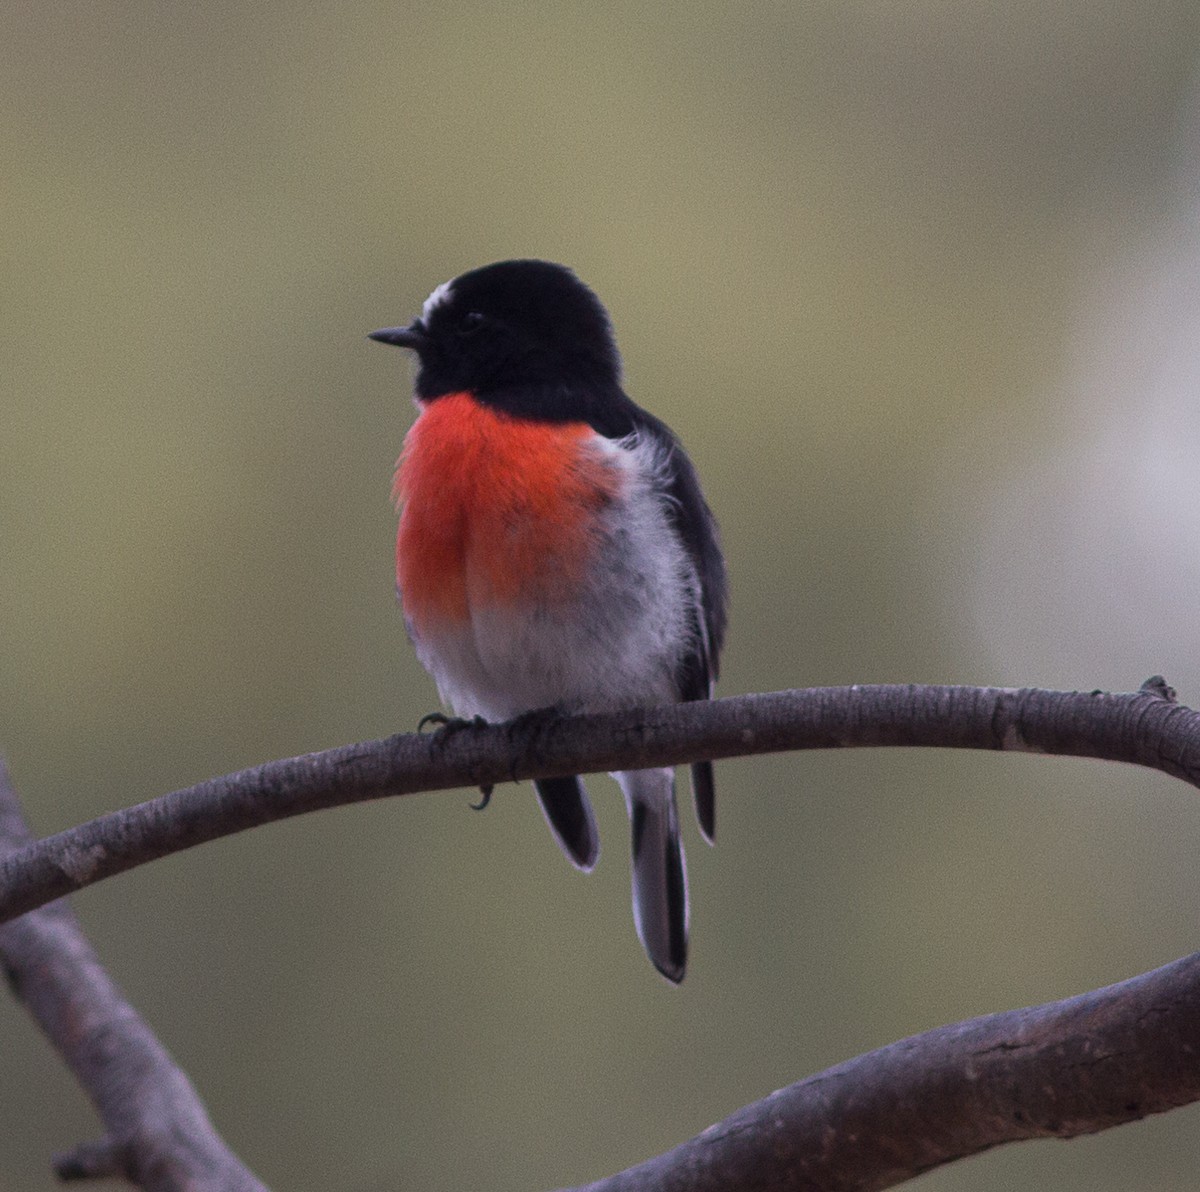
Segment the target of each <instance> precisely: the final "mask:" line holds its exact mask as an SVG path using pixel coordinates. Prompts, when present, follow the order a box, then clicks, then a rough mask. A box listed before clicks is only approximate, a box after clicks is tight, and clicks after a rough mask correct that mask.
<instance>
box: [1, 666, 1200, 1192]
mask: <svg viewBox="0 0 1200 1192" xmlns="http://www.w3.org/2000/svg"><path fill="white" fill-rule="evenodd" d="M880 745H925V746H944V747H950V748H967V749H995V750H1019V751H1022V752H1032V753H1046V754H1064V755H1074V756H1078V757H1095V758H1106V759H1109V760H1113V761H1124V762H1131V763H1134V764H1138V765H1143V766H1149V767H1152V768H1154V769H1159V770H1162V771H1164V772H1166V773H1168V774H1171V775H1174V776H1175V777H1178V778H1182V779H1183V780H1185V781H1187V782H1190V783H1192V784H1193V785H1200V715H1198V714H1197V713H1195V712H1193V711H1191V710H1190V709H1187V708H1184V707H1182V706H1180V705H1179V704H1177V703H1175V699H1174V692H1172V691H1171V690H1170V688H1168V687H1167V685H1166V684H1165V682H1163V680H1162V679H1161V678H1157V677H1156V678H1155V679H1151V680H1148V681H1147V682H1146V683H1145V684H1144V685H1143V686H1142V688H1141V690H1139V691H1137V692H1134V693H1131V694H1122V695H1114V694H1107V693H1104V692H1092V693H1080V692H1054V691H1043V690H1037V689H1025V690H1019V691H1018V690H1008V689H999V688H976V687H918V686H911V687H844V688H817V689H811V690H807V691H785V692H778V693H775V694H772V695H753V696H740V697H736V698H732V699H723V700H719V701H714V702H711V703H695V704H681V705H675V706H673V707H662V708H651V709H639V710H634V711H630V712H626V713H621V714H617V715H612V716H593V717H578V718H563V717H554V716H548V715H545V714H533V715H531V716H528V717H524V718H521V719H518V720H517V721H514V722H511V723H509V724H503V725H495V726H486V727H475V726H468V727H465V728H461V729H457V730H454V731H448V732H442V733H438V734H434V735H432V736H428V737H422V736H419V735H403V736H395V737H389V738H387V739H386V740H381V741H368V742H364V743H362V744H359V745H350V746H344V747H342V748H339V749H332V750H329V751H327V752H324V753H317V754H309V755H307V756H304V757H299V758H291V759H288V760H285V761H278V762H270V763H267V764H266V765H262V766H257V767H255V768H253V769H250V770H244V771H241V772H240V773H237V774H231V775H228V776H226V777H224V778H216V779H213V780H211V781H209V782H204V783H200V784H199V785H197V786H194V787H189V788H188V789H186V790H181V791H176V792H175V793H173V794H170V795H165V796H163V797H162V798H160V799H155V800H152V801H151V802H149V803H143V804H141V805H139V806H137V807H132V808H129V809H128V810H126V811H121V812H117V813H115V814H113V815H107V816H102V817H101V818H99V819H96V820H93V821H91V822H90V823H87V824H83V825H81V826H80V827H78V828H72V829H70V830H69V831H66V832H62V833H59V834H58V835H57V836H51V837H48V838H46V839H45V840H40V841H37V842H34V843H26V842H27V841H28V835H27V832H26V830H25V829H24V826H23V824H20V822H19V816H18V818H17V819H16V820H15V821H14V820H13V819H12V816H13V814H14V813H15V812H14V811H13V810H4V807H3V804H2V803H0V829H2V830H5V831H7V832H8V834H9V845H8V848H9V849H13V848H15V851H11V852H9V855H8V856H7V857H5V856H4V852H5V851H6V850H5V848H3V847H0V922H2V921H3V920H4V919H12V918H13V917H14V916H17V915H20V914H22V913H24V912H27V911H29V910H31V908H34V907H39V906H42V905H43V904H45V903H46V902H48V901H49V900H51V899H54V898H58V897H61V896H62V895H63V894H65V893H68V892H70V891H72V890H76V889H79V888H81V887H83V886H85V885H88V884H90V883H91V882H94V881H99V880H100V879H101V878H104V877H108V876H111V875H112V874H115V873H120V872H122V871H123V870H125V869H129V868H131V867H133V866H135V865H139V864H143V863H144V862H146V861H149V860H152V859H154V858H156V857H160V856H165V855H166V854H168V853H171V852H175V851H178V850H180V849H183V848H187V847H190V846H191V845H193V844H199V843H202V842H203V841H206V840H212V839H214V838H216V837H218V836H222V835H227V834H229V833H232V832H236V831H240V830H242V829H244V828H249V827H253V826H255V825H257V824H262V823H266V822H269V821H271V820H276V819H282V818H284V817H287V816H292V815H299V814H302V813H303V812H306V811H312V810H316V809H318V808H323V807H333V806H338V805H340V804H344V803H351V802H358V801H361V800H365V799H373V798H381V797H383V796H386V795H398V794H411V793H415V792H417V791H422V790H441V789H446V788H450V787H456V786H464V785H481V784H483V785H486V784H491V783H495V782H502V781H504V780H506V779H510V778H511V779H517V778H538V777H553V776H557V775H565V774H573V773H580V772H589V771H594V770H614V769H637V768H644V767H650V766H658V765H668V764H678V763H682V762H689V761H694V760H698V759H700V758H723V757H734V756H745V755H751V754H758V753H769V752H777V751H782V750H790V749H816V748H846V747H852V746H880ZM13 808H14V809H15V804H13ZM14 824H15V825H16V827H14ZM64 923H67V924H68V926H69V930H65V931H63V930H61V928H62V925H63V924H64ZM26 932H32V933H33V936H32V937H27V936H26V935H25V934H24V933H26ZM40 932H46V933H50V934H47V935H45V936H42V937H41V939H40V940H39V939H38V933H40ZM29 939H33V940H34V941H35V942H33V943H29V942H28V940H29ZM23 947H31V948H33V951H32V952H28V953H26V955H41V956H43V957H51V958H52V963H49V964H46V963H45V962H44V961H42V962H40V963H42V964H44V965H45V968H46V972H45V973H44V974H42V973H40V972H39V971H38V966H37V965H33V964H31V963H30V962H29V961H28V960H22V959H21V957H22V952H21V949H22V948H23ZM0 950H3V954H4V956H5V957H6V959H7V960H8V963H9V967H10V970H11V971H12V973H13V974H14V985H15V987H16V988H17V991H18V995H19V996H21V997H22V998H23V999H24V1000H25V1001H26V1002H27V1003H28V1004H29V1005H30V1007H31V1009H34V1012H35V1013H36V1014H38V1016H39V1019H40V1020H42V1021H43V1024H44V1025H45V1028H46V1030H47V1033H49V1034H51V1037H52V1038H57V1037H59V1036H60V1035H64V1034H65V1035H66V1036H67V1037H68V1039H70V1038H72V1037H73V1034H74V1033H75V1032H73V1031H72V1029H71V1028H72V1025H73V1024H74V1026H75V1027H76V1029H77V1026H78V1023H79V1022H88V1023H93V1022H94V1023H95V1024H96V1025H95V1029H91V1028H89V1029H88V1030H86V1031H84V1032H82V1035H81V1038H80V1040H79V1046H78V1049H77V1050H71V1049H69V1048H67V1047H63V1048H62V1049H63V1050H64V1054H67V1056H68V1061H69V1062H70V1063H71V1064H72V1067H74V1068H75V1070H76V1072H77V1074H78V1075H79V1076H80V1079H81V1080H83V1082H84V1083H85V1085H86V1086H87V1087H88V1088H89V1089H90V1090H107V1091H93V1096H94V1098H95V1099H96V1100H97V1103H98V1104H100V1105H101V1112H102V1113H103V1114H104V1116H105V1122H106V1125H107V1127H108V1131H109V1136H108V1139H106V1140H105V1141H104V1142H102V1143H100V1144H95V1145H92V1146H88V1147H83V1148H79V1149H78V1150H77V1151H75V1152H74V1153H73V1155H72V1156H70V1157H69V1158H68V1160H64V1161H63V1162H62V1163H61V1165H60V1169H61V1170H63V1171H64V1174H66V1175H79V1176H86V1175H96V1174H111V1173H117V1172H120V1173H124V1174H126V1175H127V1177H129V1178H135V1177H136V1178H137V1179H139V1180H141V1181H143V1184H142V1186H143V1187H146V1188H155V1189H159V1188H161V1189H164V1190H165V1189H177V1188H182V1187H184V1186H186V1187H188V1188H189V1189H202V1190H204V1192H218V1190H230V1192H250V1190H256V1189H261V1188H262V1185H261V1184H259V1183H258V1182H257V1181H255V1180H254V1177H253V1176H251V1175H250V1174H249V1172H247V1171H246V1170H245V1169H244V1168H243V1167H241V1165H240V1164H238V1162H237V1160H236V1159H234V1158H233V1156H232V1155H230V1154H229V1152H228V1151H227V1150H226V1149H225V1147H224V1144H223V1143H221V1142H220V1140H219V1139H218V1138H217V1137H216V1135H215V1134H214V1133H213V1132H212V1128H211V1126H210V1125H209V1124H208V1121H207V1118H206V1116H205V1115H204V1110H203V1108H202V1107H201V1106H200V1104H199V1101H198V1100H197V1099H196V1097H195V1093H194V1092H193V1091H192V1089H191V1087H190V1085H189V1084H188V1083H187V1080H186V1078H185V1077H184V1076H183V1074H182V1073H181V1072H180V1071H179V1070H178V1069H177V1068H175V1066H174V1065H173V1064H172V1063H171V1061H170V1060H169V1058H168V1057H167V1056H166V1054H165V1052H163V1050H162V1048H161V1046H160V1045H159V1044H158V1043H157V1041H156V1040H155V1039H154V1038H153V1036H152V1035H150V1033H149V1031H148V1030H147V1029H146V1028H145V1026H144V1025H143V1024H142V1023H141V1022H140V1020H138V1019H137V1018H136V1016H135V1015H134V1013H133V1011H132V1010H131V1009H130V1008H129V1007H128V1006H127V1005H126V1004H125V1003H124V1002H123V1001H120V1000H119V999H120V995H119V994H118V993H117V992H116V990H115V988H113V987H112V985H111V982H110V981H109V980H108V978H107V977H106V976H105V975H104V974H103V972H102V970H100V968H99V964H98V963H97V962H96V960H95V957H94V955H93V954H92V952H91V950H90V949H89V948H88V947H87V945H86V943H83V942H82V938H81V937H80V936H79V935H78V929H77V928H76V927H75V926H74V921H73V919H71V918H70V912H69V911H67V910H66V908H65V907H61V906H52V907H47V908H46V909H45V910H41V911H38V912H36V913H35V914H33V915H27V916H26V918H24V919H19V920H17V921H16V922H13V923H12V924H11V925H10V926H7V927H2V928H0ZM39 950H40V951H39ZM14 956H15V957H17V960H16V961H15V962H14V961H13V959H12V957H14ZM43 975H44V976H45V978H46V981H47V982H48V983H49V985H50V986H51V989H50V991H49V993H48V995H47V999H48V1000H47V1001H46V1003H45V1005H46V1007H48V1008H45V1009H38V1008H36V1007H37V1006H39V1005H41V1003H42V997H41V993H40V988H39V985H38V983H39V982H40V980H41V978H42V976H43ZM60 1046H61V1045H60ZM1197 1054H1200V953H1198V954H1197V955H1196V956H1192V957H1188V958H1185V959H1183V960H1179V961H1176V962H1175V963H1174V964H1171V965H1167V966H1166V967H1164V968H1161V969H1158V970H1156V971H1154V972H1152V973H1147V974H1144V975H1143V976H1141V977H1137V978H1134V979H1133V980H1130V981H1126V982H1123V983H1121V984H1119V985H1114V986H1110V987H1109V988H1107V989H1102V990H1097V991H1095V992H1092V993H1088V994H1084V995H1082V996H1080V997H1076V998H1071V999H1068V1000H1066V1001H1063V1002H1057V1003H1051V1004H1048V1005H1045V1006H1040V1007H1034V1008H1032V1009H1026V1010H1018V1011H1013V1012H1011V1013H1007V1014H997V1015H991V1016H989V1017H986V1018H979V1019H974V1020H972V1021H970V1022H966V1023H960V1024H958V1025H956V1026H949V1027H943V1028H940V1029H938V1030H934V1031H930V1032H928V1033H926V1034H924V1035H920V1036H916V1037H914V1038H912V1039H906V1040H902V1041H901V1042H899V1043H893V1044H892V1045H890V1046H889V1047H884V1048H882V1049H880V1050H878V1051H875V1052H871V1053H870V1054H868V1055H864V1056H860V1057H859V1058H857V1059H854V1060H851V1061H849V1062H848V1063H845V1064H841V1065H839V1066H837V1067H835V1068H831V1069H829V1070H828V1071H827V1072H824V1073H822V1074H820V1075H818V1076H814V1077H810V1078H809V1079H808V1080H804V1081H801V1082H800V1083H799V1084H796V1085H793V1086H791V1087H790V1088H788V1089H784V1090H781V1091H780V1092H777V1093H775V1094H772V1096H770V1097H768V1098H766V1099H765V1100H764V1101H760V1102H758V1103H757V1104H755V1105H751V1106H747V1107H746V1108H744V1109H742V1110H740V1111H738V1112H737V1113H735V1114H734V1115H732V1116H731V1117H730V1118H727V1119H726V1120H725V1121H724V1122H722V1123H719V1124H718V1125H717V1126H714V1127H712V1128H710V1129H709V1130H707V1131H705V1132H704V1133H703V1134H701V1135H700V1136H698V1137H697V1138H695V1139H693V1140H691V1141H690V1142H687V1143H684V1144H683V1145H682V1146H680V1147H677V1148H675V1150H673V1151H671V1152H669V1153H668V1154H666V1155H663V1156H660V1157H659V1158H657V1159H653V1160H651V1161H650V1162H648V1163H645V1164H642V1165H641V1166H639V1167H635V1168H631V1169H630V1170H629V1171H626V1172H624V1173H621V1174H620V1175H616V1176H613V1177H611V1178H610V1179H607V1180H602V1181H600V1182H599V1183H596V1184H592V1185H589V1187H588V1192H633V1190H634V1189H648V1188H654V1189H656V1190H660V1189H667V1190H675V1192H684V1190H685V1189H686V1190H687V1192H707V1190H709V1189H712V1190H714V1192H715V1189H717V1188H722V1189H723V1188H727V1187H740V1188H748V1189H771V1190H773V1192H793V1190H794V1192H801V1190H802V1189H803V1190H810V1189H813V1188H818V1187H819V1188H821V1189H823V1190H832V1192H843V1190H846V1192H848V1190H850V1189H854V1190H858V1192H865V1190H868V1189H879V1188H885V1187H890V1186H891V1185H893V1184H895V1183H898V1182H900V1181H902V1180H905V1179H908V1178H909V1177H911V1176H913V1175H916V1174H919V1173H920V1172H922V1171H927V1170H929V1169H930V1168H932V1167H936V1166H938V1165H940V1164H942V1163H946V1162H949V1161H951V1160H953V1159H956V1158H960V1157H963V1156H966V1155H970V1154H975V1153H978V1152H979V1151H981V1150H985V1149H987V1148H989V1147H992V1146H996V1145H998V1144H1000V1143H1002V1142H1010V1141H1016V1140H1018V1139H1025V1138H1034V1137H1046V1136H1056V1137H1062V1138H1067V1137H1072V1136H1074V1135H1077V1134H1081V1133H1087V1132H1092V1131H1097V1130H1102V1129H1106V1128H1107V1127H1109V1126H1112V1125H1116V1124H1118V1123H1120V1122H1125V1121H1130V1120H1132V1119H1134V1118H1139V1117H1142V1116H1145V1115H1146V1114H1150V1113H1157V1112H1161V1111H1163V1110H1166V1109H1170V1108H1173V1107H1175V1106H1178V1105H1183V1104H1186V1103H1189V1102H1191V1101H1194V1100H1197V1099H1200V1065H1197V1064H1196V1062H1195V1057H1196V1056H1197ZM131 1090H132V1092H133V1093H134V1094H135V1095H134V1097H133V1098H132V1100H131V1099H130V1097H129V1093H130V1091H131ZM113 1098H115V1100H114V1099H113ZM110 1115H111V1116H110ZM177 1122H184V1123H185V1124H186V1125H185V1128H184V1135H183V1137H182V1138H180V1137H179V1135H178V1133H176V1131H177V1130H178V1127H177V1126H176V1125H175V1123H177ZM144 1155H150V1156H154V1158H153V1161H151V1160H149V1159H144V1158H143V1157H142V1156H144ZM131 1172H132V1173H134V1174H133V1175H131V1174H130V1173H131ZM189 1179H191V1180H194V1182H190V1183H188V1182H186V1181H187V1180H189ZM172 1181H174V1182H172ZM181 1181H183V1182H181Z"/></svg>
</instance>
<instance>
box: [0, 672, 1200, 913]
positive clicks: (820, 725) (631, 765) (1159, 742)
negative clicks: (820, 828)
mask: <svg viewBox="0 0 1200 1192" xmlns="http://www.w3.org/2000/svg"><path fill="white" fill-rule="evenodd" d="M884 745H924V746H942V747H946V748H952V749H996V750H1015V751H1020V752H1025V753H1048V754H1063V755H1071V756H1074V757H1094V758H1105V759H1108V760H1110V761H1122V762H1131V763H1133V764H1135V765H1142V766H1149V767H1152V768H1154V769H1157V770H1163V771H1165V772H1166V773H1168V774H1171V775H1174V776H1175V777H1177V778H1182V779H1183V780H1184V781H1186V782H1190V783H1191V784H1192V785H1193V786H1200V715H1198V714H1197V713H1196V712H1193V711H1192V710H1191V709H1189V708H1185V707H1183V706H1181V705H1179V704H1177V703H1175V702H1174V692H1173V691H1171V690H1170V688H1168V687H1167V686H1166V684H1165V683H1164V682H1163V680H1162V679H1161V678H1159V677H1157V676H1156V677H1155V678H1154V679H1150V680H1147V682H1146V683H1145V684H1143V686H1142V688H1141V689H1140V690H1138V691H1136V692H1132V693H1128V694H1110V693H1107V692H1103V691H1093V692H1078V691H1071V692H1065V691H1044V690H1041V689H1038V688H1024V689H1021V690H1013V689H1009V688H998V687H934V686H903V687H901V686H888V687H884V686H880V687H865V686H864V687H813V688H808V689H805V690H800V691H779V692H774V693H772V694H769V695H741V696H733V697H730V698H726V699H720V700H713V701H705V702H701V703H690V704H673V705H664V706H662V707H657V708H635V709H633V710H631V711H628V712H621V713H617V714H614V715H610V716H579V717H560V716H553V715H547V714H544V713H534V714H532V715H530V716H525V717H520V718H518V719H517V720H515V721H510V722H508V723H506V724H498V725H487V726H482V727H480V726H475V725H468V726H466V727H463V728H459V729H456V730H453V731H442V732H437V733H432V734H429V735H426V736H422V735H420V734H412V733H410V734H402V735H398V736H393V737H386V738H384V739H382V740H376V741H364V742H362V743H361V744H357V745H343V746H341V747H339V748H337V749H329V750H326V751H325V752H323V753H310V754H305V755H303V756H301V757H295V758H288V759H286V760H283V761H275V762H267V763H266V764H265V765H261V766H255V767H253V768H251V769H248V770H241V771H239V772H238V773H235V774H228V775H226V776H225V777H222V778H213V779H210V780H209V781H207V782H201V783H198V784H197V785H196V786H192V787H188V788H186V789H184V790H179V791H175V792H173V793H172V794H169V795H163V796H161V797H160V798H157V799H152V800H151V801H149V802H147V803H140V804H138V805H137V806H135V807H130V808H127V809H126V810H123V811H117V812H113V813H112V814H111V815H105V816H101V817H100V818H98V819H94V820H91V821H90V822H88V823H86V824H81V825H80V826H79V827H76V828H70V829H68V830H67V831H65V832H60V833H58V834H57V835H54V836H49V837H46V838H45V839H44V840H39V841H37V842H36V843H34V844H31V845H29V846H27V847H26V848H24V849H21V850H20V851H18V852H17V853H15V854H13V855H12V856H10V857H9V858H8V859H7V860H4V861H0V922H4V921H6V920H9V919H12V918H14V917H15V916H17V915H20V914H24V913H25V912H26V911H30V910H32V909H34V908H35V907H38V906H41V905H43V904H44V903H46V902H49V901H50V900H51V899H54V898H61V897H63V895H66V894H70V893H73V892H74V891H76V890H80V889H82V888H83V887H84V886H88V885H91V884H92V883H93V882H97V881H100V880H101V879H102V878H106V877H111V876H112V875H113V874H117V873H122V872H124V871H125V870H127V869H132V868H134V867H135V866H137V865H143V864H145V863H146V862H147V861H153V860H156V859H157V858H159V857H164V856H167V855H168V854H170V853H174V852H179V851H181V850H182V849H185V848H191V847H192V846H193V845H196V844H203V843H204V842H206V841H209V840H215V839H216V838H217V837H220V836H228V835H231V834H233V833H234V832H241V831H243V830H245V829H246V828H253V827H256V826H258V825H260V824H265V823H270V822H272V821H274V820H279V819H285V818H287V817H289V816H293V815H302V814H304V813H305V812H308V811H317V810H319V809H322V808H329V807H338V806H342V805H344V804H347V803H357V802H363V801H365V800H368V799H379V798H383V797H385V796H389V795H411V794H417V793H418V792H422V791H435V790H447V789H451V788H453V787H460V786H489V785H492V784H495V783H500V782H505V781H508V780H518V779H525V778H550V777H558V776H562V775H567V774H579V773H591V772H595V771H602V770H630V769H641V768H648V767H651V766H666V765H675V764H679V763H682V762H691V761H698V760H700V759H701V758H713V759H720V758H726V757H747V756H751V755H753V754H760V753H778V752H783V751H787V750H793V749H844V748H851V747H862V746H884Z"/></svg>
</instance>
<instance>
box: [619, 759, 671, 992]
mask: <svg viewBox="0 0 1200 1192" xmlns="http://www.w3.org/2000/svg"><path fill="white" fill-rule="evenodd" d="M613 777H615V778H616V780H617V781H618V782H619V783H620V785H621V789H622V790H623V791H624V792H625V802H626V804H627V805H628V807H629V819H630V823H631V824H632V827H633V921H634V924H635V925H636V927H637V933H638V938H639V939H640V940H641V941H642V947H643V948H645V949H646V954H647V955H648V956H649V957H650V960H651V963H653V965H654V967H655V968H656V969H658V971H659V972H660V973H662V975H663V976H664V977H666V978H667V980H668V981H672V982H674V983H675V984H678V983H679V982H680V981H682V980H683V975H684V972H685V970H686V969H687V928H688V896H687V870H686V867H685V864H684V857H683V843H682V841H681V840H680V835H679V815H678V812H677V811H676V808H675V773H674V771H673V770H670V769H664V770H630V771H625V772H622V773H619V774H614V775H613Z"/></svg>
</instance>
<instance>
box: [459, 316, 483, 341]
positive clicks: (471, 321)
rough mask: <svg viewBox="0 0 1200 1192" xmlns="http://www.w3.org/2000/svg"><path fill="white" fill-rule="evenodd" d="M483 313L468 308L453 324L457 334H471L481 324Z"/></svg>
mask: <svg viewBox="0 0 1200 1192" xmlns="http://www.w3.org/2000/svg"><path fill="white" fill-rule="evenodd" d="M483 322H484V319H483V315H481V314H480V313H479V311H477V310H469V311H467V313H466V314H465V315H463V316H462V318H460V319H459V320H458V322H457V323H456V324H455V326H454V330H455V331H457V332H458V334H459V335H473V334H474V333H475V332H476V331H478V330H479V328H480V327H482V326H483Z"/></svg>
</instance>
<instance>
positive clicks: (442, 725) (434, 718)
mask: <svg viewBox="0 0 1200 1192" xmlns="http://www.w3.org/2000/svg"><path fill="white" fill-rule="evenodd" d="M487 723H488V722H487V721H486V720H484V718H483V717H482V716H472V717H471V718H470V719H469V720H468V719H467V718H466V717H464V716H447V715H446V714H445V713H444V712H427V713H426V714H425V715H424V716H422V717H421V719H420V720H418V721H417V732H419V733H423V732H424V731H425V726H426V725H427V724H435V725H437V732H436V733H435V734H434V735H435V736H439V737H440V736H447V737H448V736H451V735H452V734H454V733H459V732H462V730H463V729H464V728H487Z"/></svg>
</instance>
